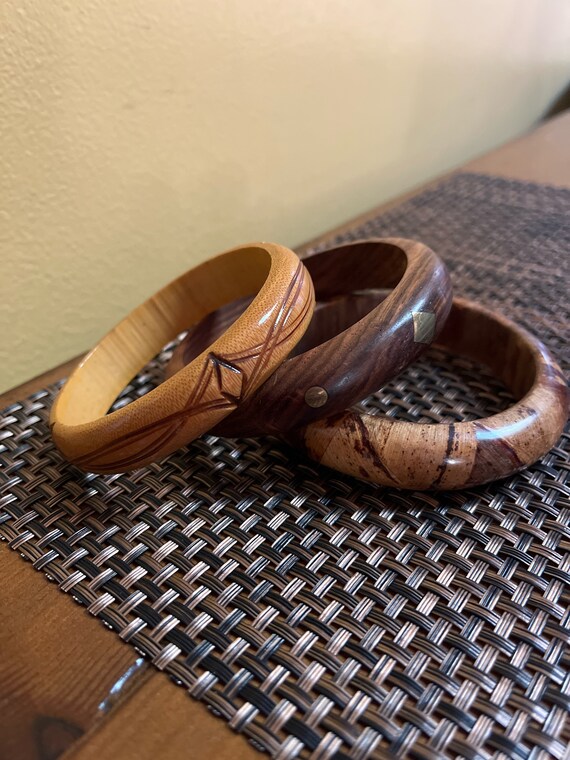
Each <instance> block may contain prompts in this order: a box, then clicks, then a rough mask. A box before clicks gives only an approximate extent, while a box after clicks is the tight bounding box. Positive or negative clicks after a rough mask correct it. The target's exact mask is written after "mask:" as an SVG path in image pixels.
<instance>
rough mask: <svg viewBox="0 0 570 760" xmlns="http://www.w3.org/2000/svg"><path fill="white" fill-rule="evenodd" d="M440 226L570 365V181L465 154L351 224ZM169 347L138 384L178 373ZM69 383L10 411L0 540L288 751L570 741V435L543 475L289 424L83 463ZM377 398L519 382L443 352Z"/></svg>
mask: <svg viewBox="0 0 570 760" xmlns="http://www.w3.org/2000/svg"><path fill="white" fill-rule="evenodd" d="M370 235H401V236H405V237H412V238H419V239H421V240H423V241H424V242H425V243H427V244H428V245H430V246H432V247H433V248H434V249H435V250H436V251H437V252H438V253H440V254H441V255H442V256H443V258H444V259H445V260H446V262H447V263H448V265H449V267H450V269H451V272H452V276H453V280H454V284H455V290H456V293H459V294H462V295H467V296H470V297H473V298H476V299H478V300H480V301H482V302H483V303H485V304H487V305H490V306H492V307H495V308H498V309H500V310H501V311H503V312H504V313H506V314H507V315H509V316H511V317H513V318H514V319H515V320H517V321H519V322H520V323H522V324H523V325H525V326H526V327H527V328H529V329H531V330H532V331H534V332H535V333H536V334H538V335H539V336H540V337H541V338H542V339H543V340H544V341H545V342H546V343H547V344H548V345H549V346H550V347H551V348H552V349H553V350H554V352H555V353H556V355H557V357H558V358H559V360H560V361H561V362H562V363H563V364H564V367H565V369H566V371H568V369H569V360H570V351H569V347H568V342H567V336H566V331H567V327H568V324H569V320H568V308H569V299H568V288H569V284H570V282H569V279H570V278H569V271H568V270H569V263H570V262H569V255H568V251H569V250H570V190H563V189H555V188H552V187H545V186H540V185H528V184H522V183H518V182H512V181H507V180H501V179H496V178H489V177H484V176H478V175H472V174H461V175H457V176H454V177H452V178H451V179H449V180H447V181H444V182H443V183H441V184H440V185H438V186H436V187H435V188H434V189H430V190H428V191H426V192H424V193H423V194H421V195H419V196H417V197H416V198H413V199H412V200H410V201H407V202H406V203H404V204H402V205H400V206H398V207H397V208H395V209H393V210H391V211H389V212H388V213H385V214H383V215H382V216H380V217H378V218H377V219H374V220H372V221H370V222H367V223H366V224H363V225H361V226H360V227H355V229H354V230H352V231H350V232H349V233H346V234H344V235H343V236H342V238H336V240H333V239H331V241H330V242H331V243H332V242H337V241H338V240H340V239H343V240H346V239H356V238H358V237H363V236H370ZM168 355H169V352H168V350H166V351H165V352H163V353H162V354H161V355H160V356H159V357H158V358H157V360H155V361H154V362H151V364H150V365H149V366H148V367H147V369H145V371H144V372H141V373H140V375H139V376H137V378H136V379H135V380H134V381H133V383H132V384H131V385H130V386H129V387H128V388H127V389H126V391H125V393H124V394H123V396H122V399H121V400H120V401H119V402H118V403H119V404H121V403H126V402H128V401H129V400H132V399H133V398H135V397H137V396H140V395H141V394H143V393H145V392H147V391H148V390H149V389H150V388H151V387H153V385H154V384H155V383H156V382H157V380H158V379H159V377H160V373H161V371H162V366H163V362H164V361H165V359H166V358H167V357H168ZM55 392H56V389H55V388H54V387H52V388H48V389H46V390H43V391H40V392H39V393H35V394H34V395H33V396H31V397H30V398H29V399H27V400H25V401H22V402H21V403H17V404H14V405H12V406H11V407H10V408H8V409H7V410H5V411H4V413H3V416H2V418H1V420H0V465H1V466H0V536H1V537H3V538H4V539H6V540H7V541H8V542H9V544H10V546H11V547H12V548H13V549H15V550H17V551H18V552H20V553H22V554H23V555H24V556H25V557H27V558H28V559H30V560H31V561H32V562H33V563H34V566H35V567H36V568H37V569H38V570H41V571H43V572H44V573H46V574H47V575H48V576H50V577H51V578H52V579H54V580H55V581H57V583H58V584H59V585H60V587H61V589H62V590H63V591H66V592H68V593H70V594H72V595H73V596H74V597H75V598H76V599H77V600H79V601H80V602H81V603H83V604H85V605H86V606H87V608H88V609H89V611H90V612H91V613H92V614H94V615H96V616H98V617H99V618H101V619H102V620H103V621H104V622H105V623H106V624H108V625H109V626H110V627H112V628H113V629H114V630H115V631H117V632H118V634H119V635H120V636H121V638H123V639H124V640H126V641H129V642H131V644H133V645H134V646H136V647H137V648H138V649H139V650H140V651H142V652H143V653H144V654H145V655H146V656H147V657H149V658H150V659H151V660H152V661H153V662H154V664H155V665H156V666H157V667H158V668H160V669H163V670H165V671H166V672H167V673H169V674H170V675H171V677H172V678H173V679H175V680H176V681H177V682H178V683H179V684H181V685H182V686H183V687H184V688H186V689H187V690H188V692H189V693H190V694H191V695H193V696H194V697H197V698H198V699H201V700H203V701H204V702H206V703H207V704H208V705H209V706H210V708H211V709H213V710H214V711H215V712H216V713H218V714H219V715H221V716H222V717H223V718H224V719H225V720H226V721H227V722H228V723H229V724H230V725H231V726H232V727H233V728H234V729H236V730H238V731H243V732H244V733H245V734H246V735H247V736H248V737H249V738H250V739H251V740H252V741H254V743H255V744H256V746H258V747H259V748H263V749H265V750H267V751H269V752H270V753H271V754H272V755H274V756H276V757H279V758H292V757H296V756H304V757H308V756H311V757H314V758H319V760H324V759H325V758H332V757H338V758H345V757H350V758H355V759H358V760H360V759H363V758H368V757H385V756H387V755H390V756H397V757H404V756H405V757H410V758H421V759H422V760H427V759H434V760H435V758H455V757H461V758H472V759H475V758H515V759H517V760H523V759H526V758H532V759H537V758H547V757H554V758H563V757H564V755H565V752H566V747H567V744H568V742H569V740H570V715H569V708H570V650H569V648H568V643H569V640H570V586H569V585H568V584H569V582H570V498H569V497H570V478H569V474H568V471H569V464H568V448H569V446H568V443H569V441H568V436H566V437H563V438H562V441H561V442H560V444H559V445H558V447H556V448H555V449H553V450H552V451H551V452H550V453H549V454H548V455H547V456H546V457H544V459H543V460H542V461H541V462H539V463H538V464H537V465H535V466H534V467H532V468H530V469H529V470H527V471H526V472H523V473H521V474H518V475H516V476H514V477H512V478H510V479H507V480H504V481H502V482H498V483H495V484H491V485H489V486H486V487H480V488H475V489H471V490H468V491H462V492H455V493H447V494H446V493H442V494H435V493H407V492H403V491H397V490H389V489H384V488H380V487H375V486H372V485H369V484H365V483H362V482H359V481H357V480H354V479H351V478H349V477H344V476H341V475H338V474H336V473H335V472H333V471H331V470H328V469H326V468H323V467H318V466H315V465H313V464H312V463H311V462H309V461H308V460H306V459H304V458H303V457H302V456H300V455H298V454H296V453H295V452H294V451H292V450H290V449H288V448H287V447H286V446H285V445H283V444H280V443H279V442H277V441H275V440H273V439H263V440H253V439H245V440H237V441H233V440H226V439H220V438H215V437H212V436H205V437H203V438H202V439H201V440H199V441H197V442H195V443H194V444H193V445H191V446H189V447H188V448H187V449H186V450H183V451H181V452H178V453H177V454H175V455H173V456H171V457H170V458H169V459H168V460H167V461H166V462H165V463H163V464H161V465H160V466H159V465H154V466H151V467H148V468H144V469H141V470H139V471H137V472H135V473H133V474H130V475H118V476H96V475H84V474H82V473H80V472H79V471H77V470H76V469H74V468H73V467H72V466H69V465H67V464H66V463H65V462H64V461H63V460H62V458H61V456H60V455H59V454H58V452H57V451H56V450H55V449H54V447H53V445H52V443H51V440H50V437H49V432H48V426H47V419H48V414H49V407H50V404H51V402H52V400H53V397H54V394H55ZM365 403H366V405H367V406H368V408H370V409H373V410H374V411H375V412H382V413H385V414H390V415H393V416H397V417H400V418H403V419H409V420H420V419H421V420H430V421H433V422H438V421H440V420H450V419H452V420H459V419H466V418H472V417H473V416H479V415H482V414H488V413H492V412H494V411H497V410H499V409H501V408H504V407H505V406H506V405H507V404H508V403H509V394H508V393H507V392H506V391H505V390H504V389H503V388H502V387H501V385H500V384H499V383H498V382H497V381H495V380H493V378H492V377H490V376H489V374H488V373H487V372H486V371H485V370H483V369H482V368H480V367H477V366H475V365H473V363H471V362H468V361H466V360H463V359H457V358H452V357H449V356H445V355H443V354H441V353H438V352H437V351H432V352H431V354H430V355H429V356H428V357H426V358H425V359H423V360H422V361H420V362H418V363H417V364H415V365H414V366H413V367H411V368H410V369H408V371H407V372H405V373H404V374H403V375H402V376H400V377H399V378H397V379H396V380H395V381H394V382H392V383H390V384H389V385H388V386H387V387H386V388H384V389H383V390H382V391H381V392H379V393H378V394H377V395H376V396H375V397H374V398H372V399H369V400H367V401H366V402H365Z"/></svg>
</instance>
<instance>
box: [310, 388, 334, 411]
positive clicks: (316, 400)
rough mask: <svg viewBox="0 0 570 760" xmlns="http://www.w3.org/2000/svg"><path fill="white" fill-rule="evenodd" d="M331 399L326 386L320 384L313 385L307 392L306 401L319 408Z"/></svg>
mask: <svg viewBox="0 0 570 760" xmlns="http://www.w3.org/2000/svg"><path fill="white" fill-rule="evenodd" d="M328 400H329V394H328V393H327V392H326V391H325V389H324V388H321V387H320V386H319V385H313V386H312V387H311V388H309V389H308V390H307V392H306V393H305V403H306V404H308V405H309V406H312V407H313V408H314V409H317V408H318V407H319V406H324V405H325V404H326V403H327V401H328Z"/></svg>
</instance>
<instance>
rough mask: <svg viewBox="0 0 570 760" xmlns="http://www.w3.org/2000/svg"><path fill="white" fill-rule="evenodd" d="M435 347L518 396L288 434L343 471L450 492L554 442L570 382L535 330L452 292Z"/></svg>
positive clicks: (335, 422) (338, 421)
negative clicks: (469, 416)
mask: <svg viewBox="0 0 570 760" xmlns="http://www.w3.org/2000/svg"><path fill="white" fill-rule="evenodd" d="M371 306H373V301H372V302H369V303H368V304H366V302H365V301H363V300H362V298H360V306H359V308H361V309H362V311H364V312H365V311H366V310H367V309H369V308H371ZM361 313H362V312H361ZM316 321H317V320H315V322H316ZM320 337H321V336H319V335H313V336H312V338H313V339H314V340H315V341H318V340H319V339H320ZM437 345H440V346H442V347H443V348H445V349H448V350H450V351H451V352H453V353H456V354H460V355H463V356H467V357H468V358H470V359H474V360H476V361H478V362H480V363H483V364H486V365H487V366H489V367H490V369H491V370H492V371H493V372H494V373H495V374H496V375H497V376H498V377H499V378H500V379H501V380H502V381H503V382H504V383H505V385H506V386H507V387H508V388H509V389H510V390H511V391H512V392H513V394H514V395H515V398H517V399H519V400H518V401H517V403H515V404H514V405H513V406H511V407H510V408H508V409H506V410H505V411H503V412H500V413H499V414H495V415H493V416H491V417H487V418H484V419H480V420H474V421H472V422H459V423H454V424H443V423H442V424H421V423H413V422H404V421H400V420H395V419H391V418H387V417H381V416H373V415H370V414H364V413H361V412H359V411H354V410H347V411H345V412H343V413H341V414H338V415H335V416H332V417H329V418H327V419H324V420H321V421H318V422H314V423H311V424H310V425H308V426H307V427H305V428H303V429H302V430H298V431H295V432H294V433H292V434H290V436H289V437H288V440H289V441H290V442H293V443H294V444H295V445H296V446H299V447H301V448H302V449H303V450H304V451H305V452H306V453H307V454H308V455H309V456H310V457H311V458H312V459H314V460H315V461H317V462H320V463H321V464H325V465H327V466H329V467H332V468H334V469H335V470H338V471H340V472H344V473H347V474H349V475H354V476H356V477H359V478H362V479H364V480H370V481H373V482H374V483H379V484H381V485H387V486H395V487H398V488H405V489H414V490H415V489H417V490H420V489H439V490H452V489H458V488H466V487H471V486H475V485H480V484H482V483H486V482H488V481H491V480H497V479H499V478H504V477H507V476H509V475H512V474H513V473H515V472H517V471H518V470H522V469H524V468H525V467H527V466H528V465H530V464H533V463H534V462H536V461H537V460H538V459H540V457H542V456H543V455H544V454H546V453H547V452H548V451H549V450H550V449H551V448H552V447H553V446H554V444H555V443H556V442H557V440H558V439H559V437H560V435H561V433H562V430H563V428H564V424H565V422H566V419H567V416H568V389H567V385H566V381H565V378H564V376H563V374H562V370H561V369H560V367H559V366H558V364H557V363H556V361H555V359H554V357H553V356H552V354H551V353H550V352H549V351H548V350H547V348H546V347H545V346H544V345H543V344H542V343H541V342H540V341H539V340H538V339H537V338H535V337H534V336H532V335H531V334H530V333H528V332H527V331H526V330H524V329H523V328H521V327H519V326H518V325H516V324H515V323H514V322H512V321H511V320H509V319H507V318H506V317H503V316H501V315H499V314H497V313H495V312H492V311H490V310H488V309H486V308H484V307H482V306H479V305H478V304H476V303H473V302H471V301H467V300H463V299H454V301H453V306H452V309H451V313H450V316H449V319H448V321H447V323H446V325H445V327H444V329H443V331H442V333H441V334H440V336H439V338H438V340H437Z"/></svg>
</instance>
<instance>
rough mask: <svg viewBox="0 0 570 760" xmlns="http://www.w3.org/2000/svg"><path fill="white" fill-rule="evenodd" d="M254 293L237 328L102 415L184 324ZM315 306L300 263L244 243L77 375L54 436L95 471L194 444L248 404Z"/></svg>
mask: <svg viewBox="0 0 570 760" xmlns="http://www.w3.org/2000/svg"><path fill="white" fill-rule="evenodd" d="M255 291H258V292H257V295H256V296H255V298H254V299H253V301H252V302H251V305H250V306H249V307H248V308H247V309H246V310H245V312H244V313H243V314H242V315H241V317H240V318H239V319H238V320H237V322H236V323H235V324H233V325H231V327H229V329H228V330H227V331H224V332H223V334H222V335H221V336H220V337H218V338H217V339H216V340H215V341H213V342H212V343H211V344H208V345H206V346H204V350H203V351H201V352H199V354H198V355H197V356H196V358H195V359H194V360H193V361H192V362H190V363H189V364H188V365H187V366H185V367H183V368H182V369H181V370H180V372H178V373H176V374H175V375H174V376H173V377H171V378H170V379H168V380H167V381H166V382H164V383H162V385H160V386H158V387H157V388H155V389H154V390H152V391H151V392H150V393H148V394H146V395H145V396H143V397H142V398H140V399H137V400H136V401H133V402H132V403H131V404H128V405H127V406H124V407H122V408H120V409H117V410H115V411H114V412H112V413H111V414H106V412H107V410H108V409H109V407H110V405H111V404H112V403H113V401H114V400H115V398H116V396H117V394H118V393H119V391H120V390H121V389H122V388H123V387H124V386H125V385H126V383H128V382H129V381H130V379H131V378H132V377H133V375H134V374H135V373H136V372H138V371H139V370H140V369H141V367H143V366H144V365H145V364H146V362H147V361H148V360H149V359H151V358H152V357H153V356H154V355H155V354H156V353H157V351H159V350H160V348H161V347H162V346H163V345H164V344H165V343H167V342H168V341H169V340H172V339H174V338H175V337H176V336H177V335H178V334H179V333H180V332H181V331H182V330H184V329H185V328H186V327H187V326H188V324H192V323H193V322H197V321H199V320H200V319H202V318H203V317H204V316H205V315H206V314H208V313H210V312H211V311H212V310H215V309H217V308H220V307H221V306H222V305H224V304H225V303H227V302H230V303H231V302H232V301H233V300H234V299H236V298H240V297H243V296H245V295H246V294H249V293H252V292H255ZM313 307H314V292H313V286H312V282H311V278H310V277H309V276H308V275H307V272H306V269H305V267H304V266H303V264H302V262H301V261H300V260H299V259H298V257H297V256H296V255H295V254H294V253H293V252H292V251H290V250H289V249H287V248H283V246H280V245H275V244H273V243H252V244H250V245H245V246H240V247H238V248H234V249H232V250H230V251H226V252H225V253H221V254H219V255H218V256H215V257H214V258H212V259H210V260H209V261H205V262H204V263H202V264H200V265H198V266H197V267H195V268H194V269H191V270H190V271H188V272H186V273H185V274H183V275H182V276H181V277H179V278H178V279H176V280H174V281H173V282H171V283H170V284H168V285H166V286H165V287H164V288H162V290H160V291H158V293H156V294H155V295H154V296H152V298H149V299H148V301H146V302H145V303H143V304H141V306H139V307H138V308H137V309H135V310H134V311H133V312H131V314H129V315H128V316H127V317H125V319H123V321H122V322H120V323H119V324H118V325H117V326H116V327H115V328H114V329H113V330H111V332H110V333H108V334H107V335H106V336H105V337H104V338H103V339H102V340H101V342H100V343H99V345H97V346H96V347H95V348H94V349H93V350H92V351H91V352H90V353H89V354H88V355H87V356H86V357H85V359H83V361H82V362H81V363H80V364H79V366H78V367H77V368H76V369H75V371H74V372H73V373H72V374H71V376H70V377H69V379H68V380H67V382H66V384H65V385H64V387H63V389H62V390H61V391H60V393H59V395H58V397H57V399H56V401H55V404H54V406H53V408H52V412H51V429H52V436H53V439H54V441H55V443H56V445H57V447H58V448H59V449H60V451H61V452H62V453H63V454H64V456H66V457H67V458H68V459H69V460H70V461H71V462H73V463H74V464H76V465H78V466H79V467H81V468H82V469H84V470H87V471H89V472H126V471H128V470H133V469H136V468H137V467H141V466H142V465H145V464H148V463H150V462H153V461H156V460H158V459H161V458H163V457H164V456H166V455H167V454H169V453H170V452H172V451H174V450H175V449H177V448H180V447H181V446H184V445H185V444H187V443H189V442H190V441H192V440H193V439H194V438H197V437H198V436H199V435H201V434H202V433H205V432H206V431H208V430H209V429H210V428H211V427H212V426H213V425H215V424H216V423H217V422H219V421H220V419H222V418H223V417H225V416H226V415H228V414H229V413H230V412H231V411H232V410H233V409H235V408H236V406H239V404H240V403H242V401H244V400H245V399H247V398H248V397H249V396H250V395H251V394H252V393H253V392H254V391H255V390H256V388H258V387H259V386H260V385H261V384H262V383H263V382H264V380H266V379H267V377H268V376H269V375H270V374H271V372H273V371H274V370H275V369H276V367H278V366H279V365H280V364H281V362H282V361H283V359H284V358H285V357H286V356H287V355H288V354H289V353H290V352H291V349H292V348H293V347H294V346H295V345H296V343H297V342H298V341H299V339H300V338H301V336H302V335H303V333H304V332H305V330H306V328H307V326H308V324H309V322H310V319H311V316H312V313H313Z"/></svg>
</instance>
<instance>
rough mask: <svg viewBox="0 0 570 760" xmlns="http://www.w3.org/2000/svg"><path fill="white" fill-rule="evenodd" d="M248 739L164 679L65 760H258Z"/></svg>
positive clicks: (151, 682)
mask: <svg viewBox="0 0 570 760" xmlns="http://www.w3.org/2000/svg"><path fill="white" fill-rule="evenodd" d="M263 757H267V755H262V754H261V753H260V752H257V751H256V750H255V749H254V748H253V747H252V746H251V744H249V743H248V742H247V741H246V739H245V738H244V737H243V736H240V735H239V734H236V733H234V732H233V731H231V730H230V729H228V728H227V726H226V725H225V724H224V722H223V721H222V720H221V719H220V718H216V717H214V716H213V715H212V714H211V713H210V712H209V711H208V710H206V708H205V707H204V706H203V705H199V704H198V703H196V702H194V701H193V700H192V699H191V698H190V697H189V696H188V694H186V692H185V691H184V690H183V689H181V688H180V687H177V686H174V684H173V683H171V682H170V681H169V680H168V678H167V677H166V676H165V675H164V674H163V673H155V674H154V675H153V677H152V678H150V679H148V680H147V681H145V683H143V684H142V685H141V687H140V689H139V690H138V691H137V693H136V694H134V695H133V696H132V697H131V699H130V700H129V701H128V702H126V703H124V704H123V705H121V706H120V707H119V708H118V709H117V710H116V711H115V712H114V713H113V715H111V716H109V718H108V719H107V720H105V721H104V722H103V723H101V724H100V725H99V726H97V727H95V729H94V730H93V731H92V732H91V733H90V734H87V735H86V736H85V737H84V739H83V740H82V741H80V742H78V743H77V744H76V745H75V746H74V748H73V749H72V750H70V751H69V752H68V753H66V754H65V755H64V757H63V758H62V760H101V759H102V758H110V759H111V758H112V759H113V760H119V758H120V760H181V758H185V759H187V760H198V759H199V760H202V759H203V758H216V760H245V759H246V758H247V759H248V760H255V759H256V758H263Z"/></svg>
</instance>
